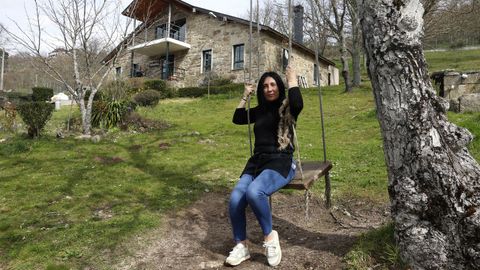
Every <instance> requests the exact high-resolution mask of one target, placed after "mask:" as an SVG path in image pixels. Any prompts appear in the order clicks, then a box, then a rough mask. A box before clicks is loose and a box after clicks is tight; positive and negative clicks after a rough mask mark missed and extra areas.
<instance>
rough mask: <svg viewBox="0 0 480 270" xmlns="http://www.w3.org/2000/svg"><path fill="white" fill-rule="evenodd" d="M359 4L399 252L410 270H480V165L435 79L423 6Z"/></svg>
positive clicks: (382, 0) (375, 0) (400, 1)
mask: <svg viewBox="0 0 480 270" xmlns="http://www.w3.org/2000/svg"><path fill="white" fill-rule="evenodd" d="M358 1H359V4H360V14H361V18H362V19H361V23H362V27H363V35H364V41H365V49H366V52H367V56H368V71H369V76H370V78H371V81H372V86H373V91H374V96H375V102H376V106H377V117H378V119H379V122H380V126H381V130H382V136H383V140H384V153H385V160H386V163H387V168H388V178H389V186H388V189H389V195H390V200H391V212H392V217H393V220H394V223H395V236H396V239H397V242H398V245H399V247H400V251H401V255H402V257H403V258H404V259H405V260H406V261H407V262H408V263H409V264H410V265H411V267H412V268H413V269H480V209H479V205H480V166H479V164H478V163H477V162H476V161H475V159H474V158H472V156H471V155H470V154H469V152H468V150H467V145H468V144H469V142H470V141H471V140H472V138H473V136H472V134H471V133H470V132H469V131H468V130H466V129H464V128H461V127H458V126H456V125H454V124H452V123H450V122H449V121H448V120H447V118H446V116H445V112H446V110H447V107H448V104H447V103H446V102H445V101H444V100H442V99H441V98H439V97H437V96H436V95H435V92H434V91H433V88H432V85H431V83H430V80H429V77H428V73H427V66H426V63H425V58H424V55H423V51H422V48H421V37H422V35H423V19H422V15H423V7H422V5H421V4H420V2H419V0H358Z"/></svg>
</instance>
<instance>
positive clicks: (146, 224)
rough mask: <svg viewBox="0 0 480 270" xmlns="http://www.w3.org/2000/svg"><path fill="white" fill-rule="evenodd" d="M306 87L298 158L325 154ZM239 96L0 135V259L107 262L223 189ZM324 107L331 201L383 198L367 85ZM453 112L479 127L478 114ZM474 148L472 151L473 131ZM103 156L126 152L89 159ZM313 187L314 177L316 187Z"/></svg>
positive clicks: (234, 145) (230, 180)
mask: <svg viewBox="0 0 480 270" xmlns="http://www.w3.org/2000/svg"><path fill="white" fill-rule="evenodd" d="M427 56H428V55H427ZM442 58H443V59H446V56H445V55H444V56H442ZM470 58H472V57H470ZM303 93H304V97H305V109H304V111H303V112H302V115H301V118H300V120H299V123H298V133H299V141H300V145H301V153H302V158H303V159H305V160H306V159H314V160H318V159H322V156H323V154H322V149H321V145H322V143H321V133H320V124H319V123H320V120H319V112H318V111H319V109H318V97H317V92H316V90H315V89H309V90H304V92H303ZM237 102H238V100H237V99H227V98H224V97H213V98H212V99H210V100H208V99H194V100H187V99H176V100H167V101H163V102H162V103H161V104H160V105H159V106H157V107H155V108H153V109H151V108H149V109H144V108H143V109H140V112H141V113H142V114H143V115H145V116H147V117H149V118H154V119H164V120H167V121H168V122H169V123H171V124H172V127H171V128H170V129H168V130H166V131H158V132H150V133H145V134H133V133H127V134H125V133H120V132H118V131H114V132H110V133H109V134H108V135H107V137H106V138H105V139H103V140H102V141H101V142H100V143H97V144H92V143H90V142H81V141H76V140H74V139H71V138H68V139H64V140H57V139H55V138H54V136H53V135H54V132H55V129H57V128H60V127H61V126H62V122H63V121H64V119H66V117H67V115H68V113H69V111H68V109H65V110H62V111H60V112H56V113H55V114H54V118H53V119H52V121H51V122H50V123H49V125H48V129H49V132H48V135H47V136H45V137H44V138H42V139H39V140H36V141H31V140H27V139H23V138H22V137H21V136H18V135H17V136H14V137H13V138H11V137H12V136H11V135H9V134H1V133H0V138H5V137H9V139H8V143H1V144H0V168H2V169H1V171H0V247H2V248H0V265H2V263H3V264H8V265H9V266H10V267H11V268H13V269H37V268H38V269H44V268H45V267H46V266H48V265H65V266H68V267H72V268H83V267H84V266H87V265H94V266H95V268H97V269H108V268H109V265H108V263H109V260H113V259H112V258H111V257H109V256H114V255H112V254H121V253H122V250H121V246H119V243H121V242H122V241H123V240H124V239H125V238H128V237H131V236H132V235H134V234H135V233H138V232H140V231H141V230H144V229H148V228H153V227H156V226H160V225H161V222H162V221H161V215H162V214H163V213H165V212H166V211H170V210H172V209H173V208H175V207H182V206H183V205H185V204H187V203H188V202H190V201H192V200H193V199H195V197H196V196H198V195H200V194H201V193H202V192H204V191H205V190H206V189H210V190H212V189H224V188H229V187H231V186H232V185H233V184H234V181H235V180H236V178H237V176H238V174H239V173H240V171H241V170H242V166H243V164H244V162H245V161H246V159H247V157H248V151H249V150H248V133H247V129H246V127H245V126H235V125H233V124H231V116H232V112H233V108H235V106H236V104H237ZM324 104H325V108H324V109H325V117H326V119H325V120H326V138H327V153H328V158H329V159H330V160H332V161H333V162H334V169H333V170H332V185H333V186H332V188H333V196H334V199H338V198H341V197H344V196H358V197H362V198H368V199H371V200H379V201H385V200H386V199H387V194H386V182H387V180H386V171H385V165H384V158H383V152H382V142H381V137H380V131H379V126H378V122H377V120H376V117H375V110H374V103H373V97H372V93H371V90H370V88H369V87H367V86H365V87H363V88H361V89H358V90H356V91H355V93H353V94H348V95H347V94H343V93H342V87H341V86H338V87H329V88H324ZM450 117H451V119H453V120H454V121H455V122H457V123H460V124H461V125H463V126H466V127H468V128H469V129H470V130H471V131H472V132H473V133H474V134H477V135H479V134H480V129H479V127H478V124H477V123H478V120H479V115H478V114H463V115H456V114H452V115H450ZM165 144H168V145H170V147H169V148H168V149H166V150H165V149H162V148H161V147H160V145H165ZM471 150H472V152H473V154H474V155H475V156H476V157H479V154H480V152H479V151H480V147H479V146H478V140H477V139H476V140H475V141H474V142H473V144H472V146H471ZM109 157H110V158H111V157H119V158H121V159H122V160H123V161H122V162H119V163H115V164H102V162H99V161H98V160H99V158H100V159H102V158H103V159H105V158H109ZM322 191H323V185H322V184H321V183H319V184H317V185H316V186H315V191H314V192H315V193H316V194H321V193H322ZM109 215H111V217H110V218H105V217H108V216H109ZM381 233H382V234H384V233H385V232H384V231H381ZM372 234H373V235H375V232H373V233H372ZM365 239H366V242H368V239H370V238H368V237H366V238H365ZM372 239H375V238H372ZM372 241H375V240H372ZM363 246H368V245H363ZM357 251H358V250H356V251H355V252H357ZM363 251H364V250H363V249H360V250H359V251H358V252H363ZM365 252H367V251H365ZM355 254H357V255H358V253H355ZM366 256H369V255H368V254H367V255H366ZM52 269H53V268H52Z"/></svg>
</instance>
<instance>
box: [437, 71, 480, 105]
mask: <svg viewBox="0 0 480 270" xmlns="http://www.w3.org/2000/svg"><path fill="white" fill-rule="evenodd" d="M443 84H444V89H445V97H446V98H448V99H456V98H459V97H461V96H463V95H466V94H472V93H480V72H463V73H460V72H447V73H445V77H444V78H443Z"/></svg>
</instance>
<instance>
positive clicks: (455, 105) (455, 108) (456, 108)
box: [450, 98, 460, 112]
mask: <svg viewBox="0 0 480 270" xmlns="http://www.w3.org/2000/svg"><path fill="white" fill-rule="evenodd" d="M450 111H452V112H460V102H459V101H458V98H454V99H450Z"/></svg>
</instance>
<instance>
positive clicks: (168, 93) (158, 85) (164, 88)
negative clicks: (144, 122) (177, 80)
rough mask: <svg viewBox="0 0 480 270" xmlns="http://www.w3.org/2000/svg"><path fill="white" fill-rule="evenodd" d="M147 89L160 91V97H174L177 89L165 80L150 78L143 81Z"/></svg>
mask: <svg viewBox="0 0 480 270" xmlns="http://www.w3.org/2000/svg"><path fill="white" fill-rule="evenodd" d="M143 86H144V88H145V89H153V90H156V91H158V92H159V93H160V99H165V98H172V97H174V96H175V90H174V89H172V88H170V87H168V85H167V83H166V81H164V80H148V81H145V82H144V83H143Z"/></svg>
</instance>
